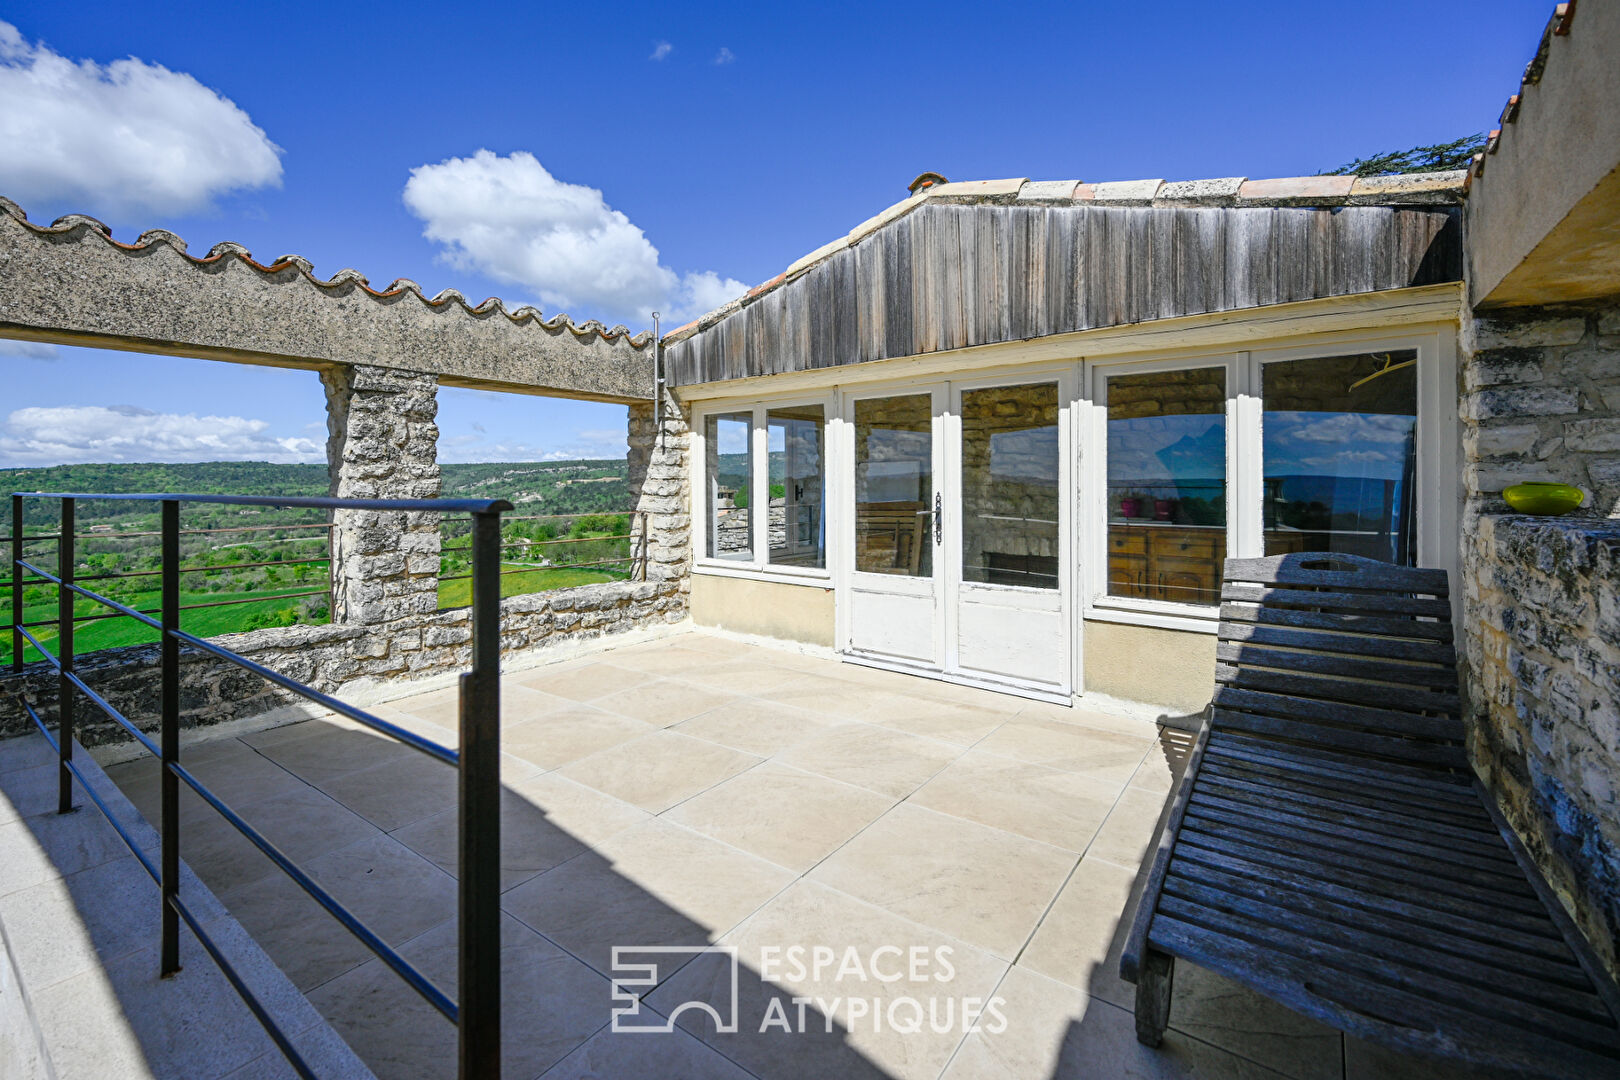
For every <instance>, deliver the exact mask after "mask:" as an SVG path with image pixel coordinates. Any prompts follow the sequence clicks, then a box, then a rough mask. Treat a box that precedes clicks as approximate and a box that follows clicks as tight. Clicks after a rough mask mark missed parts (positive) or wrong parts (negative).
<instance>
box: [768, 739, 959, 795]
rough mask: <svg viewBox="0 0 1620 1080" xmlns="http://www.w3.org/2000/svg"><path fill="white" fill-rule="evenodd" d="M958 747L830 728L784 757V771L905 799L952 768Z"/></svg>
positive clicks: (781, 755)
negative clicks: (794, 770)
mask: <svg viewBox="0 0 1620 1080" xmlns="http://www.w3.org/2000/svg"><path fill="white" fill-rule="evenodd" d="M959 756H961V750H960V748H958V747H954V746H950V745H948V744H946V743H942V742H937V741H935V740H933V739H924V738H920V737H919V736H916V735H908V734H906V733H905V732H903V731H894V730H892V729H890V728H885V727H876V726H872V725H867V724H843V725H840V726H838V727H833V728H828V729H827V730H826V731H823V732H820V733H819V734H816V735H813V736H811V737H810V738H808V739H805V740H804V741H802V742H799V743H796V744H795V745H793V746H791V747H789V748H788V749H787V750H786V751H784V752H783V753H782V754H780V755H779V760H780V761H781V762H782V763H783V764H784V765H792V766H793V767H794V768H797V769H804V770H805V771H806V772H813V773H819V774H820V775H822V776H828V777H831V778H832V779H834V780H842V781H843V782H844V783H846V784H855V785H856V786H858V787H864V788H868V789H870V790H872V791H876V792H877V793H879V794H880V795H888V796H889V797H891V798H895V799H903V798H905V797H906V796H907V795H910V794H911V793H912V792H913V791H916V790H917V789H918V788H919V787H921V786H922V785H923V784H925V783H927V782H928V780H929V779H930V778H931V777H932V776H933V775H934V774H935V773H937V772H939V771H940V770H941V769H943V768H944V767H945V766H946V765H948V764H949V763H950V762H952V761H954V760H955V759H956V758H957V757H959Z"/></svg>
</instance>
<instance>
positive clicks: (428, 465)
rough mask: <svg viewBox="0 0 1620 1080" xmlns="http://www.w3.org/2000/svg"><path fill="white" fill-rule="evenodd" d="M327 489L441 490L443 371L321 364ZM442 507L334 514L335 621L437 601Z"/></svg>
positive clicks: (360, 495) (432, 605)
mask: <svg viewBox="0 0 1620 1080" xmlns="http://www.w3.org/2000/svg"><path fill="white" fill-rule="evenodd" d="M321 382H322V383H323V384H324V385H325V387H326V414H327V430H328V432H329V436H328V438H327V441H326V462H327V470H328V472H329V474H330V477H331V485H330V489H331V493H332V494H333V495H335V496H338V497H340V498H353V499H436V498H438V496H439V463H438V440H439V429H438V426H437V425H435V424H434V422H433V418H434V416H435V414H436V413H437V411H438V397H437V394H438V378H437V377H436V376H433V375H418V374H415V373H411V372H405V371H395V370H392V369H389V368H379V367H370V366H366V365H360V364H356V365H352V366H343V367H335V368H330V369H328V370H326V371H323V372H322V373H321ZM439 517H440V515H438V514H431V513H424V514H399V513H388V512H381V511H374V510H343V511H338V512H336V513H335V514H334V515H333V525H334V526H335V527H334V528H333V530H332V599H333V608H332V622H334V623H341V624H344V625H349V626H378V625H381V624H384V623H388V622H392V621H394V620H397V619H402V618H409V617H413V616H421V615H431V614H433V612H434V611H436V610H437V609H438V587H439V584H438V583H439Z"/></svg>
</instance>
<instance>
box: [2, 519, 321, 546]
mask: <svg viewBox="0 0 1620 1080" xmlns="http://www.w3.org/2000/svg"><path fill="white" fill-rule="evenodd" d="M335 528H337V526H336V525H334V524H332V523H331V522H330V521H314V522H309V521H298V522H293V523H291V524H287V525H221V526H220V527H219V528H217V529H181V530H180V535H181V536H207V535H209V534H211V533H228V532H280V531H282V530H283V529H335ZM162 535H163V533H162V532H160V531H158V530H155V529H148V530H145V531H143V532H88V533H74V534H73V539H75V540H133V539H135V538H136V537H138V536H162ZM60 539H62V534H61V533H37V534H25V535H24V536H23V543H25V544H27V543H31V542H32V541H35V540H60ZM10 542H11V537H9V536H0V543H7V544H9V543H10Z"/></svg>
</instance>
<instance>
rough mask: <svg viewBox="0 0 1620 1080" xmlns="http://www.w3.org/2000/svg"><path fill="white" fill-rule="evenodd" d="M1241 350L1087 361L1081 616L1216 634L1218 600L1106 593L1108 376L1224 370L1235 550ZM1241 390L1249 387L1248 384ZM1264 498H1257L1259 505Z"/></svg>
mask: <svg viewBox="0 0 1620 1080" xmlns="http://www.w3.org/2000/svg"><path fill="white" fill-rule="evenodd" d="M1240 356H1241V354H1239V353H1235V352H1225V351H1223V352H1213V353H1194V354H1188V355H1185V356H1178V357H1175V358H1172V359H1152V360H1143V359H1134V360H1132V359H1122V360H1097V361H1091V362H1088V363H1087V364H1086V368H1087V371H1086V378H1085V380H1084V385H1085V387H1086V390H1087V391H1088V392H1089V393H1088V398H1087V404H1088V405H1089V409H1088V411H1089V412H1090V414H1091V421H1092V422H1091V423H1090V424H1089V425H1087V427H1088V428H1089V430H1088V431H1087V438H1086V443H1085V452H1084V453H1082V455H1081V463H1080V474H1079V475H1080V502H1081V518H1082V521H1083V526H1082V528H1081V530H1080V534H1081V544H1082V551H1083V552H1084V554H1083V555H1082V557H1081V561H1082V563H1083V564H1084V566H1085V577H1084V588H1085V593H1086V595H1085V597H1084V604H1083V605H1082V606H1083V617H1084V618H1087V619H1098V620H1101V621H1104V622H1129V623H1136V624H1138V625H1147V626H1158V627H1163V628H1166V629H1172V630H1202V631H1206V632H1209V633H1214V632H1215V630H1216V628H1217V625H1216V624H1217V623H1218V622H1219V620H1220V607H1219V605H1211V606H1207V607H1206V606H1204V605H1202V604H1183V603H1177V602H1175V601H1169V600H1147V599H1140V598H1137V597H1130V596H1110V595H1108V379H1109V377H1110V376H1119V375H1150V374H1154V373H1157V372H1163V371H1188V370H1191V369H1194V368H1220V369H1221V370H1223V371H1224V372H1225V374H1226V409H1225V419H1226V552H1227V555H1228V556H1231V555H1233V554H1236V551H1235V550H1234V545H1235V544H1236V543H1237V542H1238V539H1239V536H1238V535H1237V534H1238V530H1237V529H1235V528H1234V523H1235V521H1236V520H1237V518H1238V516H1239V514H1240V504H1239V502H1238V490H1237V488H1238V485H1237V484H1236V483H1234V481H1235V479H1236V478H1237V476H1238V471H1239V465H1238V453H1239V444H1240V441H1241V440H1240V439H1239V438H1237V437H1236V436H1235V432H1236V430H1237V420H1238V409H1237V402H1238V393H1237V391H1238V388H1239V385H1240V381H1242V380H1243V379H1244V373H1243V365H1242V363H1241V362H1240ZM1243 389H1244V390H1245V391H1246V390H1247V386H1246V385H1244V386H1243ZM1259 505H1260V503H1259V500H1258V498H1256V500H1255V507H1256V508H1257V509H1258V507H1259Z"/></svg>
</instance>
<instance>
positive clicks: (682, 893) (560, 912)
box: [502, 819, 793, 974]
mask: <svg viewBox="0 0 1620 1080" xmlns="http://www.w3.org/2000/svg"><path fill="white" fill-rule="evenodd" d="M792 878H793V875H792V874H791V873H790V872H789V871H786V870H783V869H782V868H781V867H779V866H775V865H772V864H771V863H768V862H766V861H764V860H763V859H757V858H755V857H754V856H752V855H748V854H746V853H744V852H741V851H738V850H736V849H735V848H731V847H727V846H726V845H724V844H721V843H719V842H718V841H715V840H711V839H709V838H708V837H706V836H700V835H698V834H697V833H694V832H690V831H688V830H686V829H683V828H681V827H680V826H677V825H674V824H672V823H670V822H666V821H662V820H659V819H653V820H650V821H647V822H645V823H643V824H641V825H637V826H634V827H633V828H629V829H626V830H624V831H623V832H621V833H619V834H617V835H616V836H613V837H611V838H609V839H608V840H607V841H605V842H604V843H603V844H601V845H600V846H599V847H598V848H597V849H596V850H594V851H590V852H586V853H585V854H583V855H580V856H578V857H576V858H573V859H570V860H569V861H568V862H565V863H563V864H562V865H561V866H559V867H557V868H555V869H553V870H548V871H546V872H545V873H544V874H541V875H540V876H539V877H536V878H533V879H531V880H529V881H526V882H524V883H523V884H522V885H519V886H518V887H517V888H515V889H513V890H511V891H510V892H508V893H507V894H506V895H505V896H504V897H503V898H502V905H503V906H504V907H505V908H506V910H507V911H509V912H510V913H511V914H513V915H514V916H516V917H517V918H519V919H521V920H523V921H524V922H525V923H527V924H528V925H529V926H531V927H533V928H534V929H535V930H538V931H539V932H540V933H542V934H545V935H546V936H547V937H549V938H550V939H551V940H553V941H555V942H557V943H558V944H559V945H561V946H562V947H563V948H565V949H567V950H568V951H569V952H571V953H573V954H574V955H575V956H577V957H579V958H580V959H582V960H584V961H586V962H587V963H589V964H590V965H591V966H592V967H594V968H596V969H597V970H598V971H601V972H603V973H604V974H606V973H608V972H609V971H610V970H611V963H610V957H611V952H612V948H613V946H615V945H621V946H631V945H637V946H639V945H702V944H707V943H709V942H711V941H713V940H714V939H715V938H716V937H718V936H719V935H721V934H723V933H725V932H726V931H727V930H729V929H730V928H731V927H733V926H735V925H736V924H737V923H738V922H740V921H741V920H742V919H744V918H746V917H747V916H748V915H749V914H751V913H752V912H753V911H755V910H756V909H757V908H758V907H759V906H760V905H761V904H763V903H765V901H767V900H769V899H770V898H771V897H772V896H774V895H775V894H776V893H777V892H779V891H780V890H781V889H782V888H783V887H784V886H785V885H787V884H788V882H789V881H791V880H792Z"/></svg>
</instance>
